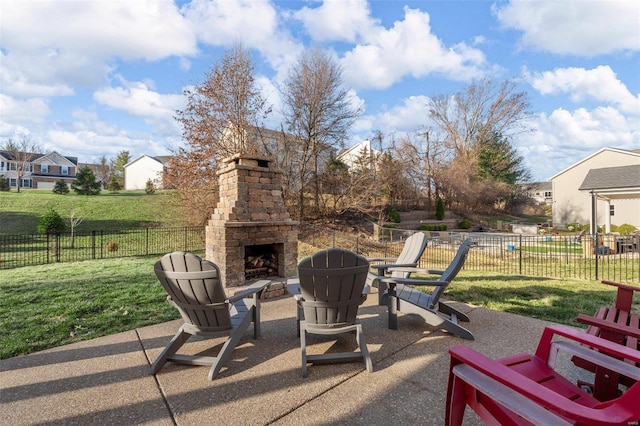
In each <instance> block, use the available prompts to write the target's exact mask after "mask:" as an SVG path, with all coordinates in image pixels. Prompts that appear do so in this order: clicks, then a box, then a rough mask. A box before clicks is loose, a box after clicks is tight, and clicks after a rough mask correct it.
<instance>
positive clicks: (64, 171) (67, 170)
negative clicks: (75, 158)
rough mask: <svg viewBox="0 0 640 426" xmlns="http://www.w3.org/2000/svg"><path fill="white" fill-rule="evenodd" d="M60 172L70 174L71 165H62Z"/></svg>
mask: <svg viewBox="0 0 640 426" xmlns="http://www.w3.org/2000/svg"><path fill="white" fill-rule="evenodd" d="M60 173H61V174H63V175H68V174H69V167H67V166H61V167H60Z"/></svg>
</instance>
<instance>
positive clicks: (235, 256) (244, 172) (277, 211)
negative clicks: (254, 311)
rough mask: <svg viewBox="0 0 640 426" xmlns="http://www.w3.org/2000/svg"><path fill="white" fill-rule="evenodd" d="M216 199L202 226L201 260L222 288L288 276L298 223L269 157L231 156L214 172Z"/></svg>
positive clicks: (292, 267)
mask: <svg viewBox="0 0 640 426" xmlns="http://www.w3.org/2000/svg"><path fill="white" fill-rule="evenodd" d="M218 181H219V186H220V199H219V201H218V204H217V206H216V208H215V210H214V212H213V214H212V215H211V219H210V220H209V223H208V225H207V229H206V258H207V259H209V260H211V261H213V262H214V263H216V264H217V265H218V266H219V267H220V271H221V274H222V283H223V285H224V286H225V287H239V286H244V285H245V284H247V283H249V282H251V281H254V280H257V279H265V278H269V277H281V278H286V277H291V276H294V275H295V274H296V265H297V260H298V222H296V221H293V220H292V219H291V218H290V216H289V213H288V212H287V210H286V208H285V205H284V200H283V198H282V173H281V172H280V171H278V170H276V169H275V168H274V167H273V164H272V161H271V160H270V159H268V158H265V157H260V156H255V155H244V154H236V155H234V156H233V157H230V158H227V159H225V160H223V167H222V168H221V170H219V171H218Z"/></svg>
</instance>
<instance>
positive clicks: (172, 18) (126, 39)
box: [0, 0, 197, 97]
mask: <svg viewBox="0 0 640 426" xmlns="http://www.w3.org/2000/svg"><path fill="white" fill-rule="evenodd" d="M0 39H1V40H2V49H3V51H4V57H3V58H2V70H1V71H2V73H1V74H2V77H1V80H0V82H1V83H2V86H3V91H6V92H9V91H10V92H11V93H12V94H13V95H14V96H23V97H29V96H35V95H37V96H61V95H62V96H66V95H70V94H72V93H73V91H74V90H73V89H71V87H74V86H85V87H87V86H88V87H91V86H95V85H98V84H101V83H104V81H106V76H107V73H108V72H109V71H111V69H112V68H111V67H112V65H110V63H111V61H112V60H116V59H125V60H139V59H142V60H147V61H155V60H159V59H163V58H166V57H169V56H172V55H175V56H190V55H194V54H195V53H196V51H197V50H196V38H195V35H194V34H193V32H192V30H191V29H190V27H189V25H188V22H187V21H186V20H185V19H184V18H183V17H182V15H180V13H179V12H178V10H177V9H176V7H175V5H174V4H173V2H172V1H170V0H136V1H126V0H112V1H63V0H57V1H54V0H49V1H48V0H43V1H28V0H27V1H25V0H2V25H1V26H0Z"/></svg>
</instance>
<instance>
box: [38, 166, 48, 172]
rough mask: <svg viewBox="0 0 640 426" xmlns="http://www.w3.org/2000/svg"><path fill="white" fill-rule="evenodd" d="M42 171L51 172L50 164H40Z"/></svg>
mask: <svg viewBox="0 0 640 426" xmlns="http://www.w3.org/2000/svg"><path fill="white" fill-rule="evenodd" d="M40 171H41V172H42V173H49V165H48V164H43V165H41V166H40Z"/></svg>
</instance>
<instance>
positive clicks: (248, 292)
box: [227, 280, 271, 303]
mask: <svg viewBox="0 0 640 426" xmlns="http://www.w3.org/2000/svg"><path fill="white" fill-rule="evenodd" d="M269 284H271V281H269V280H260V281H256V282H255V283H253V284H251V285H250V286H248V287H247V288H245V289H244V290H242V291H239V292H237V293H236V294H234V295H233V296H231V297H229V298H227V300H228V301H229V302H230V303H233V302H236V301H238V300H240V299H244V298H245V297H249V296H253V295H254V294H257V293H261V292H262V291H263V290H264V289H265V288H266V287H267V286H269Z"/></svg>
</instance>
